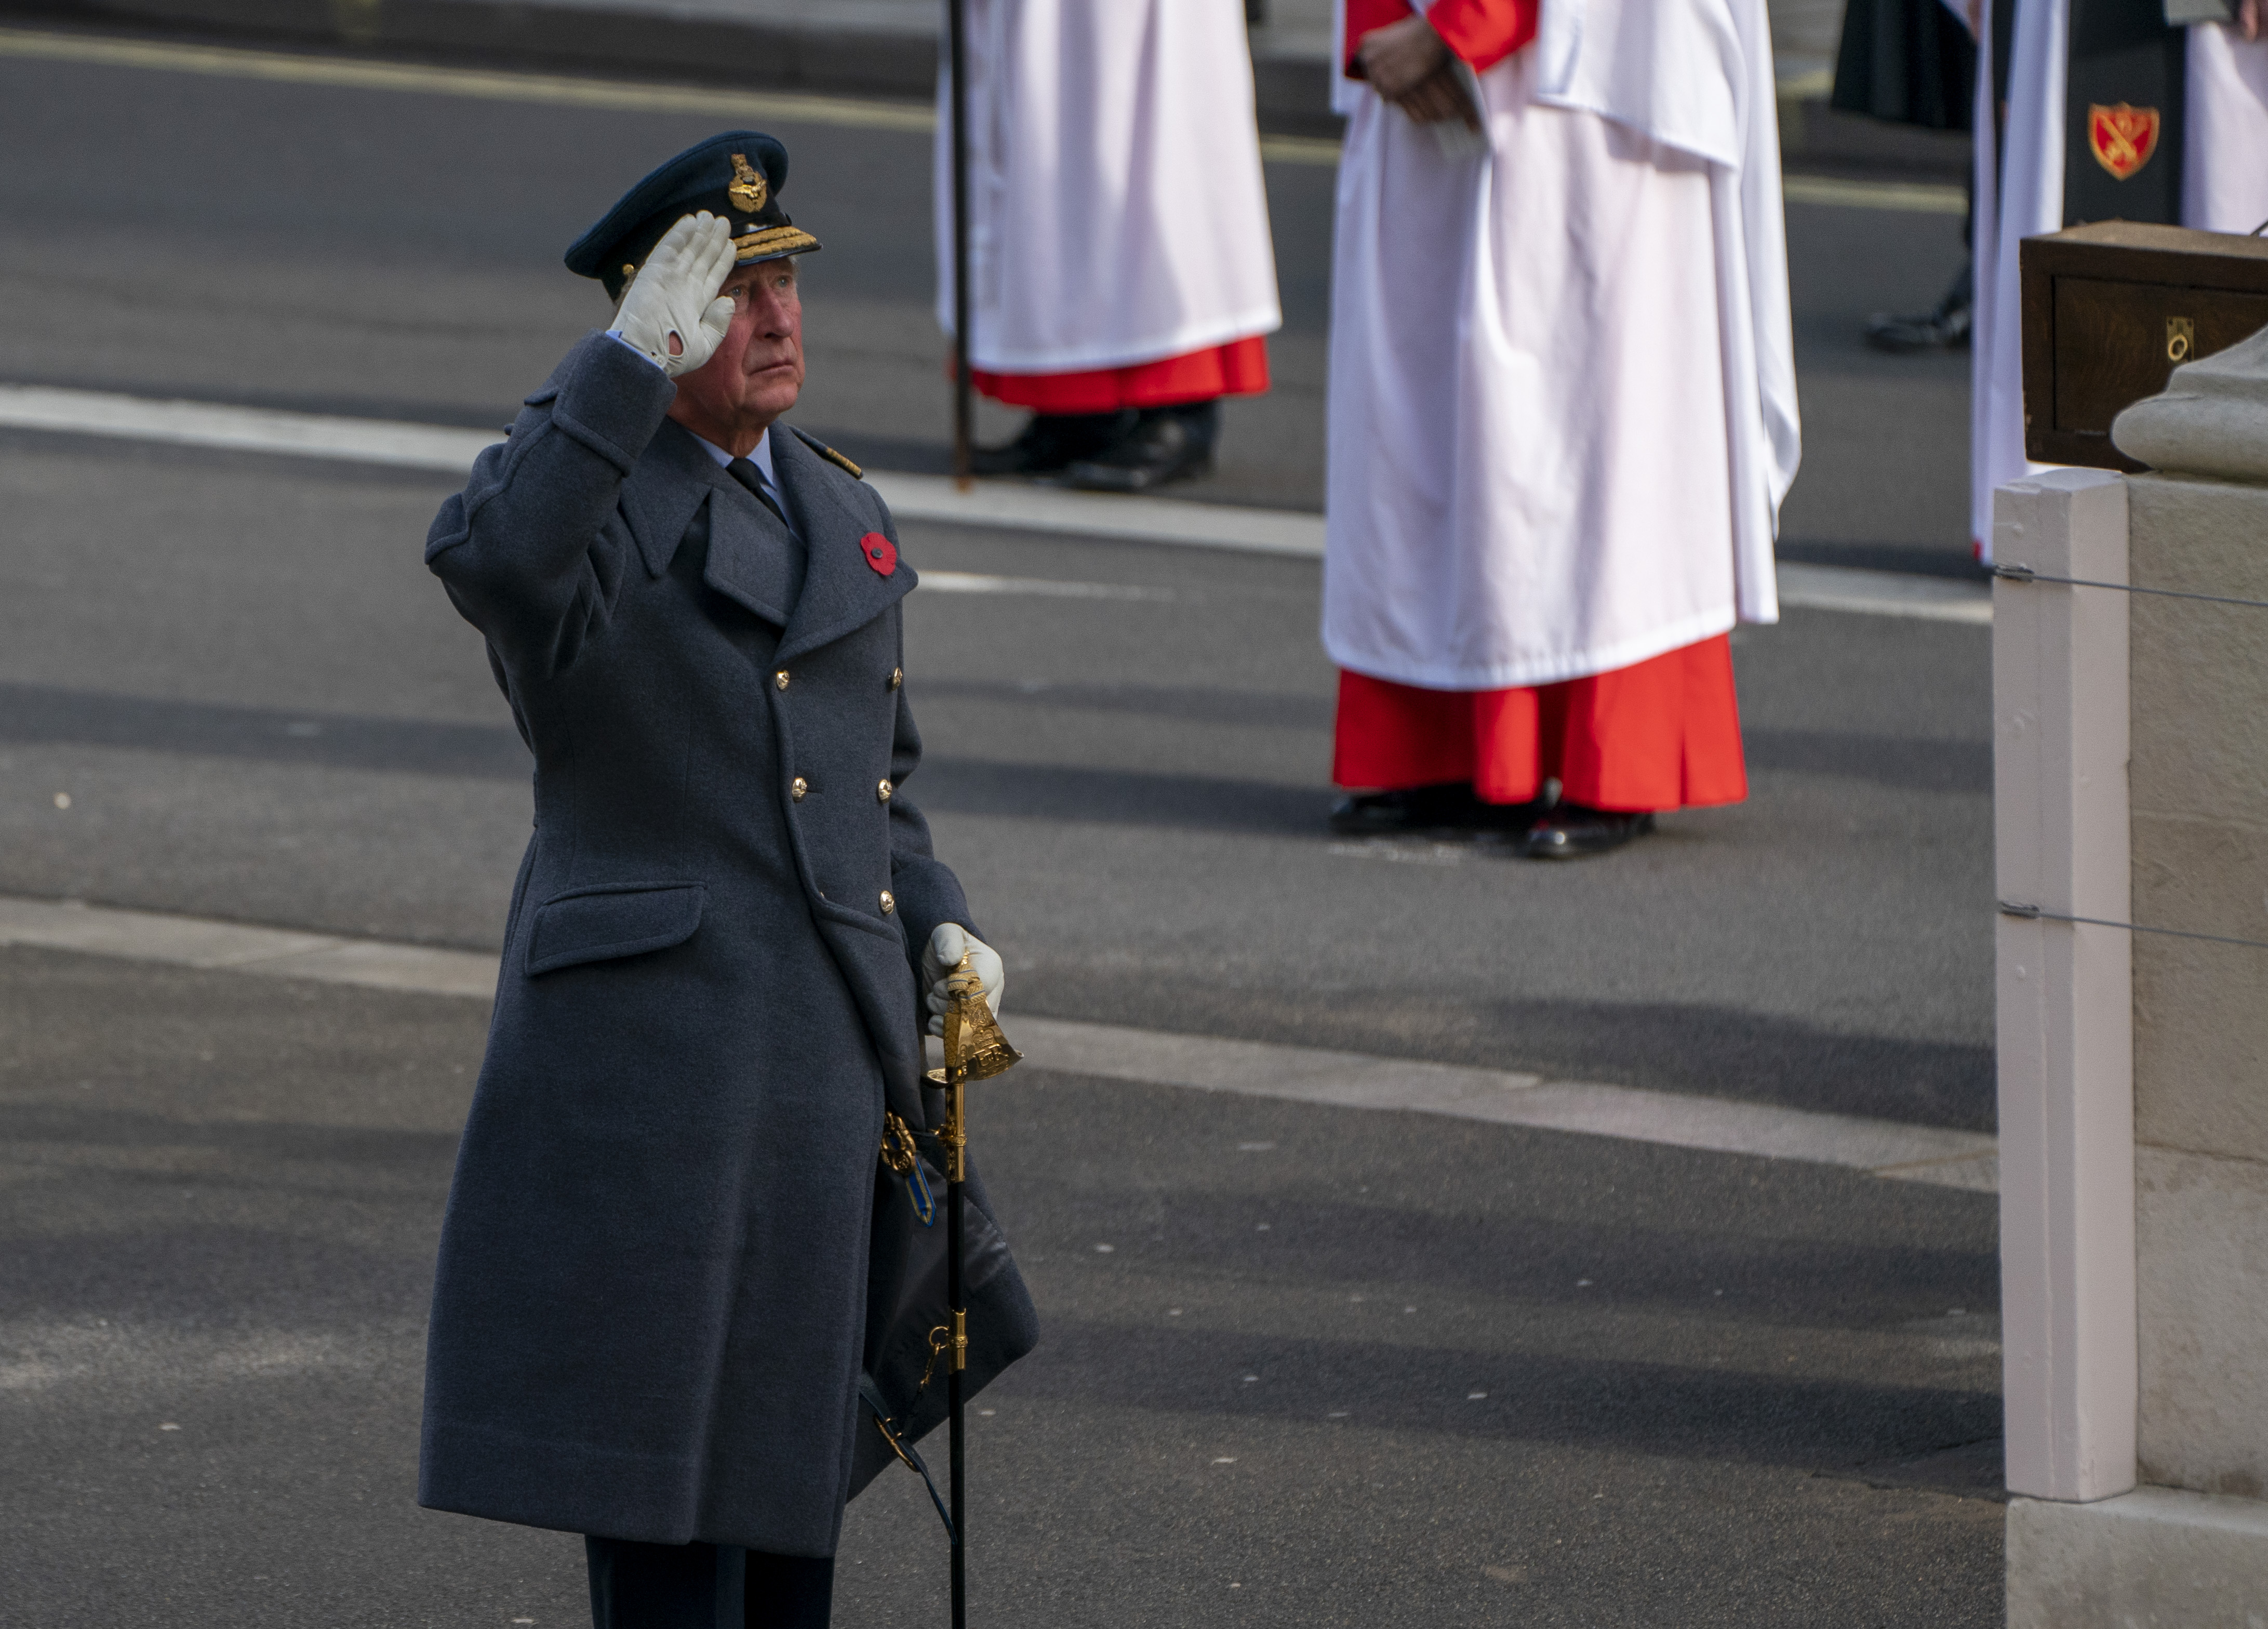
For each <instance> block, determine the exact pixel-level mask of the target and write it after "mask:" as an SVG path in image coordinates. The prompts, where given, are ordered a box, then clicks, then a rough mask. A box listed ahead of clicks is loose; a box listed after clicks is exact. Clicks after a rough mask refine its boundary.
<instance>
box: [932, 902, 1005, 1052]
mask: <svg viewBox="0 0 2268 1629" xmlns="http://www.w3.org/2000/svg"><path fill="white" fill-rule="evenodd" d="M964 951H966V952H967V953H968V970H969V971H970V972H972V973H974V974H976V977H977V979H978V980H979V982H981V983H982V984H983V986H984V1002H985V1005H986V1006H990V1008H991V1009H992V1015H993V1016H994V1017H995V1018H998V1016H999V1015H1000V992H1001V991H1002V990H1004V989H1005V988H1006V986H1007V983H1008V970H1007V969H1005V968H1004V967H1002V966H1001V965H1000V953H999V952H998V951H997V950H995V949H993V948H992V947H991V946H990V945H988V944H986V943H985V942H984V941H983V940H981V939H979V938H977V937H976V934H974V933H972V932H969V931H968V929H967V928H965V927H962V926H961V925H959V924H957V923H953V922H947V923H946V924H944V925H942V926H940V927H939V929H938V930H937V932H934V933H932V934H931V935H930V936H929V943H928V944H926V945H924V946H923V947H922V965H921V970H922V984H923V986H924V988H926V989H927V990H928V991H929V1032H930V1034H932V1035H933V1036H941V1035H943V1034H944V1033H945V1009H946V1006H948V1005H949V1004H950V1003H951V1001H952V999H953V998H952V997H951V996H949V995H947V994H946V988H945V981H946V978H948V977H951V975H952V973H953V970H954V969H955V968H957V967H959V966H960V965H961V953H962V952H964Z"/></svg>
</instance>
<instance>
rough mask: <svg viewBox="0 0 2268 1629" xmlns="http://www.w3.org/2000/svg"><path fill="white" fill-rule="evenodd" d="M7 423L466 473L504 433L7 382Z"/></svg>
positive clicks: (3, 402) (0, 418)
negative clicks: (163, 399) (485, 448)
mask: <svg viewBox="0 0 2268 1629" xmlns="http://www.w3.org/2000/svg"><path fill="white" fill-rule="evenodd" d="M0 426H5V427H8V428H11V429H16V430H47V431H60V432H62V433H63V434H65V435H81V436H114V437H117V438H120V439H124V440H129V441H161V442H166V443H169V444H171V445H173V446H207V447H216V448H219V449H222V450H225V451H229V452H238V453H276V454H281V455H283V456H284V457H288V458H336V459H343V460H346V461H349V462H351V463H357V464H387V465H392V466H394V467H395V468H405V469H431V470H434V471H436V472H438V473H442V474H447V475H457V476H459V477H461V476H463V475H464V474H465V473H466V471H468V470H469V469H470V468H472V465H473V460H474V458H475V457H476V456H477V455H478V454H479V453H480V450H481V449H482V447H484V446H488V445H490V443H491V442H495V441H501V440H502V439H504V432H503V431H502V430H501V429H498V430H493V431H490V430H455V429H451V428H449V427H447V426H446V425H441V424H400V423H397V422H395V421H393V420H390V419H379V418H340V417H335V416H331V415H328V414H323V413H291V412H284V411H279V410H276V409H269V408H247V407H231V406H228V405H225V404H224V403H221V402H183V401H179V400H173V401H160V400H157V399H154V398H151V397H148V396H129V395H120V394H114V393H113V392H110V391H104V390H71V389H63V388H59V387H49V386H44V385H7V384H0Z"/></svg>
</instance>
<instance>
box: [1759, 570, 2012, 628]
mask: <svg viewBox="0 0 2268 1629" xmlns="http://www.w3.org/2000/svg"><path fill="white" fill-rule="evenodd" d="M1779 602H1780V603H1781V604H1782V605H1785V606H1793V607H1795V608H1799V609H1803V610H1813V611H1854V612H1858V613H1859V614H1861V615H1867V616H1908V617H1919V618H1921V619H1923V620H1925V621H1927V622H1934V623H1977V624H1978V625H1981V626H1984V627H1990V626H1992V585H1990V584H1989V583H1966V582H1962V581H1960V580H1959V579H1955V578H1950V577H1918V576H1914V575H1912V574H1911V573H1908V572H1904V571H1859V570H1858V569H1856V568H1854V567H1852V566H1847V565H1808V564H1804V563H1803V562H1801V561H1798V560H1786V561H1783V562H1781V564H1780V568H1779Z"/></svg>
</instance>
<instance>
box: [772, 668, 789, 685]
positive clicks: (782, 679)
mask: <svg viewBox="0 0 2268 1629" xmlns="http://www.w3.org/2000/svg"><path fill="white" fill-rule="evenodd" d="M772 686H773V688H774V689H782V690H784V689H787V669H786V668H784V667H783V668H781V669H780V670H779V671H778V672H777V673H776V674H773V675H772Z"/></svg>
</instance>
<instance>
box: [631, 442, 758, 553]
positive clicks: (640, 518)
mask: <svg viewBox="0 0 2268 1629" xmlns="http://www.w3.org/2000/svg"><path fill="white" fill-rule="evenodd" d="M719 478H723V479H725V480H730V479H731V477H730V476H728V475H725V472H724V471H723V470H721V469H719V468H717V466H716V463H715V462H714V461H712V460H711V458H710V456H709V454H708V453H704V452H703V451H702V450H701V446H700V444H699V443H698V442H697V441H696V440H695V439H694V438H693V434H692V432H691V431H688V430H687V429H686V428H685V427H684V426H683V425H681V424H679V423H677V421H676V420H674V419H667V418H666V419H664V420H662V422H661V428H660V429H659V430H657V431H654V434H653V439H652V440H651V441H649V442H647V443H646V448H645V453H644V456H643V457H642V458H640V459H639V460H638V461H637V468H634V469H632V470H631V471H630V479H628V480H627V481H624V482H623V483H622V500H621V501H622V517H623V519H624V520H628V521H629V522H630V535H631V536H632V537H635V538H636V539H637V546H638V553H639V555H640V556H641V557H643V558H644V561H645V570H646V575H647V576H649V577H659V576H660V575H661V574H662V573H663V572H664V571H667V570H669V563H670V562H671V561H672V560H674V559H675V558H676V557H677V545H678V544H679V542H681V541H682V540H683V539H684V536H685V528H686V527H689V526H690V525H692V524H693V516H694V514H695V512H696V511H697V510H699V509H700V507H701V505H702V504H703V502H705V501H706V500H707V498H708V497H709V494H710V492H711V490H714V488H715V486H716V483H717V481H718V479H719Z"/></svg>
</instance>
